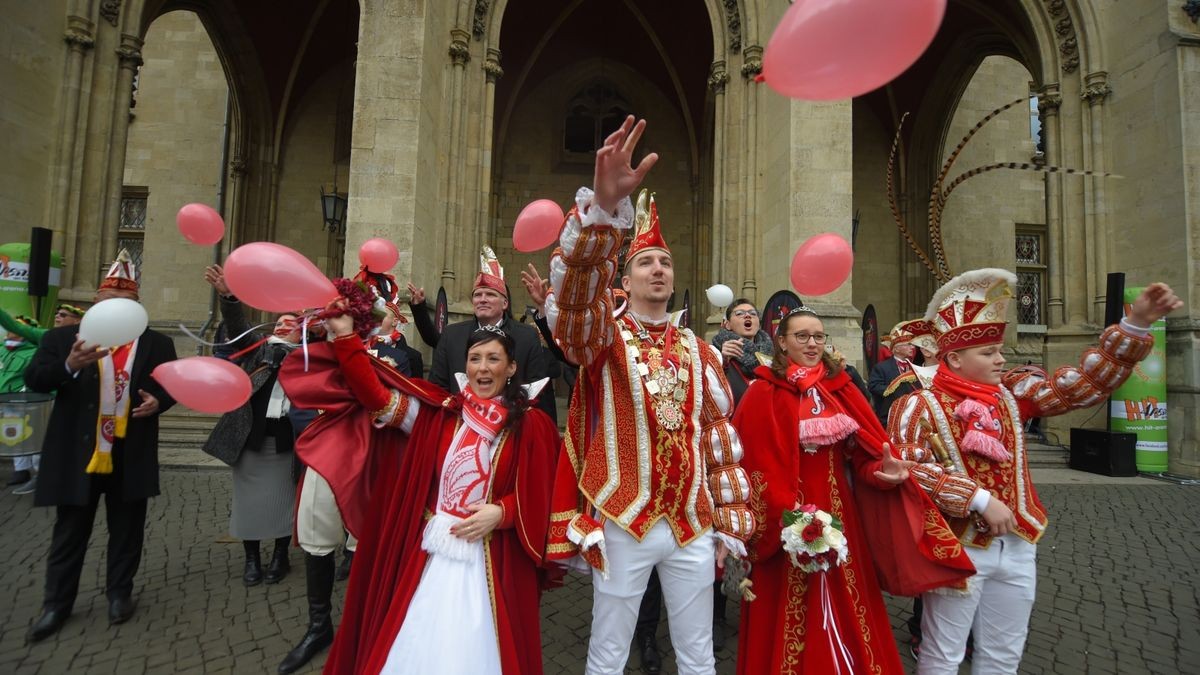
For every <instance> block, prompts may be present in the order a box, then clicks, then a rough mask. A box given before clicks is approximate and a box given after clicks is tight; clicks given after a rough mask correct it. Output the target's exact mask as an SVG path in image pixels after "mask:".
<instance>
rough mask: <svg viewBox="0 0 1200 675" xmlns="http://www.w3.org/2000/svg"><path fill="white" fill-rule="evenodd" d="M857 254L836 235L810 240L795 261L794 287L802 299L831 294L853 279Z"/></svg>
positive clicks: (793, 269) (798, 250) (801, 246)
mask: <svg viewBox="0 0 1200 675" xmlns="http://www.w3.org/2000/svg"><path fill="white" fill-rule="evenodd" d="M853 267H854V251H853V250H852V249H851V248H850V244H849V243H848V242H847V241H846V240H845V239H842V238H841V237H839V236H838V235H836V234H831V233H829V232H825V233H823V234H818V235H816V236H814V237H810V238H809V239H808V241H806V242H804V243H803V244H801V245H800V248H799V249H797V250H796V255H795V256H794V257H793V258H792V274H791V276H792V286H795V288H796V291H797V292H799V293H800V295H802V296H812V295H825V294H826V293H832V292H833V291H834V290H836V289H837V287H838V286H841V285H842V284H843V283H845V282H846V279H849V278H850V270H851V269H852V268H853Z"/></svg>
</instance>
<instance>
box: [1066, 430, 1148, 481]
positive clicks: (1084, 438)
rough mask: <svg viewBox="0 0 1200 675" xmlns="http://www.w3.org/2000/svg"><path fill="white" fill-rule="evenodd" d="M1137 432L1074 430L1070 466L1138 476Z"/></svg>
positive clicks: (1113, 474)
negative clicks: (1135, 452)
mask: <svg viewBox="0 0 1200 675" xmlns="http://www.w3.org/2000/svg"><path fill="white" fill-rule="evenodd" d="M1136 446H1137V434H1128V433H1117V432H1113V431H1101V430H1098V429H1071V468H1072V469H1075V470H1077V471H1087V472H1089V473H1098V474H1101V475H1104V476H1136V475H1137V462H1136V456H1135V454H1134V450H1135V448H1136Z"/></svg>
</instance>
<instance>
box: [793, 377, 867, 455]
mask: <svg viewBox="0 0 1200 675" xmlns="http://www.w3.org/2000/svg"><path fill="white" fill-rule="evenodd" d="M826 373H828V370H827V368H826V366H825V362H824V361H822V362H819V363H817V365H815V366H807V367H806V366H801V365H798V364H796V363H789V364H788V369H787V380H788V382H789V383H791V384H792V385H793V386H795V387H796V389H798V390H799V391H800V396H801V399H802V401H801V404H800V410H799V417H800V447H802V448H803V449H804V451H805V452H808V453H810V454H811V453H814V452H816V451H817V448H820V447H824V446H827V445H833V444H834V443H837V442H838V441H840V440H842V439H843V438H846V437H847V436H850V435H851V434H853V433H854V432H856V431H858V429H859V426H858V422H855V421H854V419H853V418H851V417H850V416H849V415H847V414H845V413H843V412H841V411H840V410H837V409H836V408H834V407H832V406H831V403H832V402H831V401H826V400H825V396H824V395H823V394H822V391H821V388H820V386H819V384H820V382H821V380H823V379H824V378H825V375H826Z"/></svg>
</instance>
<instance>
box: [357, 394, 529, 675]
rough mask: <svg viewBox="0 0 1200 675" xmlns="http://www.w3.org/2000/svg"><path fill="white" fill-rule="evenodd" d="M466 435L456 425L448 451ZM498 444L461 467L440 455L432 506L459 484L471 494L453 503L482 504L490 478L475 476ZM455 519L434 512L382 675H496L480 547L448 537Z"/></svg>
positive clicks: (457, 461) (496, 660)
mask: <svg viewBox="0 0 1200 675" xmlns="http://www.w3.org/2000/svg"><path fill="white" fill-rule="evenodd" d="M458 377H459V379H460V381H459V388H460V389H461V388H465V387H466V386H467V385H466V376H464V375H463V374H462V373H459V374H458ZM545 383H546V381H545V380H539V381H538V382H536V383H534V384H533V385H526V392H528V393H530V396H536V395H537V393H538V392H539V391H540V390H541V389H542V387H543V386H545ZM412 418H413V419H415V415H412ZM406 421H407V420H406ZM407 426H408V428H407V429H404V431H405V432H408V431H411V428H412V427H411V423H409V424H408V425H407ZM401 428H402V429H403V428H404V427H403V426H402V427H401ZM466 433H467V424H466V423H464V424H461V425H459V428H458V431H457V432H456V433H455V434H454V439H453V440H452V441H451V442H450V447H451V448H455V447H457V446H458V445H459V441H460V440H461V439H462V437H463V435H464V434H466ZM503 440H504V436H503V435H500V436H497V437H496V438H493V439H491V441H490V442H488V443H487V445H486V448H484V447H480V448H479V450H480V452H478V460H479V463H478V465H477V464H476V463H475V462H467V463H465V462H463V461H462V458H461V457H459V458H457V459H456V458H455V457H454V456H452V455H453V453H451V452H447V453H446V460H445V462H444V463H443V467H442V477H443V478H442V480H440V481H438V504H443V503H444V499H443V498H444V497H446V491H447V489H453V487H454V486H461V485H464V484H471V485H473V486H474V487H473V489H472V490H471V493H472V494H470V495H465V496H459V497H457V498H458V499H461V501H462V502H463V503H475V502H477V501H482V499H483V497H486V495H487V494H488V492H490V484H491V476H490V475H488V476H487V477H486V481H484V482H482V483H480V482H479V480H478V478H479V470H480V469H481V468H482V467H489V468H490V466H491V460H492V457H493V455H494V454H495V452H496V446H497V445H498V442H503ZM480 492H481V493H482V494H479V493H480ZM461 520H462V519H461V518H458V517H456V516H453V515H450V514H448V513H444V512H442V511H441V510H440V509H439V512H438V513H437V514H435V515H434V516H433V518H431V519H430V520H429V522H428V523H427V524H426V526H425V532H424V536H423V537H422V542H421V548H423V549H425V550H426V551H428V552H429V559H428V560H427V561H426V563H425V570H424V571H423V572H422V573H421V582H420V583H419V584H418V585H417V592H416V593H415V594H414V595H413V599H412V602H411V603H410V604H409V606H408V611H407V612H406V613H405V617H404V623H403V624H402V625H401V626H400V632H399V633H398V634H397V635H396V639H395V640H394V641H393V642H392V647H391V649H390V650H389V652H388V659H387V663H386V664H384V666H383V670H382V671H380V672H381V673H383V674H384V675H429V674H430V673H437V674H438V675H501V669H500V644H499V640H498V639H497V637H496V622H495V617H494V616H493V614H492V598H491V594H490V593H489V592H488V579H487V576H488V575H487V569H486V567H485V564H486V563H485V562H484V555H483V545H484V540H483V539H480V540H478V541H474V542H468V541H466V540H465V539H459V538H458V537H455V536H454V535H452V534H450V532H449V528H450V526H451V525H453V524H455V523H457V522H461Z"/></svg>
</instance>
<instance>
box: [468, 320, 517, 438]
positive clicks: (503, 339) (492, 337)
mask: <svg viewBox="0 0 1200 675" xmlns="http://www.w3.org/2000/svg"><path fill="white" fill-rule="evenodd" d="M489 342H499V343H500V346H502V347H503V348H504V354H505V356H507V357H508V360H509V361H511V362H513V363H516V362H517V358H516V353H517V345H516V343H515V342H514V341H513V339H512V336H510V335H509V334H508V333H505V332H504V331H502V330H500V329H498V328H496V329H487V328H480V329H479V330H476V331H475V332H473V333H471V335H470V336H469V337H468V338H467V349H466V352H465V354H470V353H471V350H472V349H473V348H475V347H477V346H479V345H482V344H487V343H489ZM522 384H523V383H522V382H521V371H520V370H518V371H517V372H515V373H513V376H512V377H510V378H508V382H507V383H505V385H504V389H503V391H501V392H500V393H501V396H503V397H504V403H505V405H507V406H508V421H506V422H505V424H504V426H505V428H506V429H507V428H514V427H515V426H516V425H517V423H518V422H520V420H521V417H523V416H524V415H525V411H526V410H528V409H529V396H528V395H527V394H526V393H525V389H524V388H523V387H522V386H521V385H522Z"/></svg>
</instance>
